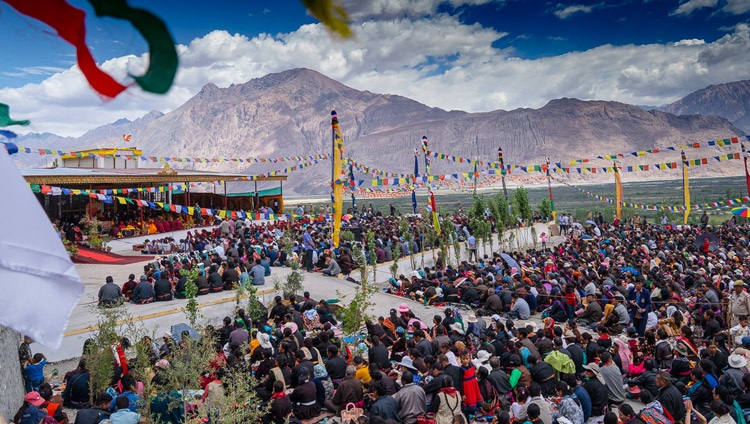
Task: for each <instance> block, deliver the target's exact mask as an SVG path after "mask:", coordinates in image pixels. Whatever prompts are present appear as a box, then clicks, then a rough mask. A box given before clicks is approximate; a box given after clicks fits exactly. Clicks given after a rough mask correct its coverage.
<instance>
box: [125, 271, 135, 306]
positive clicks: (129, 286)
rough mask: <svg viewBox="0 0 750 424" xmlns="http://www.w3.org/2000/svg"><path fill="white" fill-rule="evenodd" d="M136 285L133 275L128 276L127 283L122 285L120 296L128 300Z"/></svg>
mask: <svg viewBox="0 0 750 424" xmlns="http://www.w3.org/2000/svg"><path fill="white" fill-rule="evenodd" d="M137 285H138V282H137V281H135V274H130V275H129V276H128V281H126V282H125V284H123V285H122V295H123V296H125V300H126V301H127V300H130V295H131V294H133V290H135V286H137Z"/></svg>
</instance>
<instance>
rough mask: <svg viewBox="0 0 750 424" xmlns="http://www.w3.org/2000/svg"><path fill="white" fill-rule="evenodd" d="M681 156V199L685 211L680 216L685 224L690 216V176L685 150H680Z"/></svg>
mask: <svg viewBox="0 0 750 424" xmlns="http://www.w3.org/2000/svg"><path fill="white" fill-rule="evenodd" d="M680 155H681V156H682V199H683V202H682V203H683V204H684V205H685V212H684V214H683V217H682V223H683V224H687V222H688V217H689V216H690V177H689V176H688V163H687V158H686V157H685V151H684V150H683V151H682V152H680Z"/></svg>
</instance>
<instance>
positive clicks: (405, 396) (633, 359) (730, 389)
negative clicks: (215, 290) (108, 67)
mask: <svg viewBox="0 0 750 424" xmlns="http://www.w3.org/2000/svg"><path fill="white" fill-rule="evenodd" d="M358 219H359V222H358V223H357V222H355V223H353V224H349V225H350V226H351V225H365V224H367V225H370V227H369V228H372V229H373V230H377V231H376V237H377V239H379V240H380V243H381V245H383V246H385V245H387V244H388V243H391V245H393V243H395V242H396V240H400V237H402V236H397V237H396V238H395V239H394V237H392V235H396V234H398V233H397V231H398V225H395V226H394V225H392V223H393V222H398V221H397V220H396V219H395V218H390V217H388V216H382V215H380V216H378V215H368V216H362V217H360V218H358ZM459 221H460V219H457V220H456V222H459ZM409 222H410V223H411V225H412V226H411V229H412V234H413V236H412V237H411V238H410V240H409V243H408V246H407V247H408V248H411V247H413V246H411V245H410V243H411V241H412V240H413V241H414V242H415V244H418V243H417V242H416V240H420V239H422V238H421V237H416V236H415V235H416V234H417V233H418V232H419V228H420V225H419V221H418V219H414V220H411V221H409ZM378 223H381V225H378ZM388 223H391V224H388ZM446 224H449V223H448V222H446ZM328 225H329V224H328V223H327V222H325V221H317V220H302V221H301V222H296V223H294V224H289V225H288V226H287V227H285V228H284V229H283V231H292V233H293V234H295V239H296V240H298V244H297V246H295V249H294V250H293V254H295V255H297V256H298V257H300V258H302V257H303V255H304V259H305V265H306V267H307V266H308V265H311V266H310V267H309V268H308V270H312V269H314V268H315V262H318V261H319V260H320V259H321V258H322V259H323V260H324V263H323V264H324V265H325V264H326V263H327V264H328V265H330V263H331V261H332V260H338V261H339V262H338V265H339V267H340V268H341V271H342V272H343V271H344V267H343V266H341V258H342V256H345V255H347V253H348V252H347V250H352V249H360V248H361V249H364V247H362V246H361V245H360V244H359V243H350V245H349V248H348V249H347V248H343V249H333V248H332V247H331V245H330V243H328V240H329V238H330V230H329V227H328ZM455 225H456V228H455V230H456V231H455V233H456V237H459V235H461V233H463V232H464V227H465V224H461V223H457V224H455ZM394 227H395V228H394ZM593 227H594V226H593V225H592V227H590V228H586V229H582V230H579V231H578V232H573V233H571V234H569V235H568V236H566V237H565V238H564V240H563V241H562V242H561V243H559V244H557V245H556V246H554V247H551V246H550V247H548V248H546V249H539V250H537V249H529V250H527V251H524V252H515V253H509V254H506V253H503V254H502V255H501V254H492V255H491V256H484V257H483V258H477V259H476V260H475V261H466V262H461V263H459V264H457V265H452V264H448V263H446V262H447V261H446V260H445V258H442V257H438V259H437V261H436V264H435V266H434V267H426V268H423V269H419V270H417V271H415V272H414V273H413V274H412V275H411V277H410V278H406V277H405V276H402V277H401V278H399V279H397V280H395V281H391V286H392V287H391V288H390V290H392V291H393V292H398V293H399V294H402V295H404V296H408V297H410V298H413V299H416V300H421V301H422V302H424V303H428V302H429V303H431V304H433V305H436V304H443V303H445V304H450V305H449V306H447V307H445V309H444V310H443V311H442V312H441V313H439V314H436V315H433V316H432V317H420V316H418V315H417V314H416V313H415V312H414V311H413V310H412V308H410V307H409V305H407V304H406V303H402V304H401V305H400V306H399V307H398V308H396V309H392V310H390V313H389V314H388V315H387V316H382V317H378V318H377V320H374V319H373V321H372V322H370V321H368V322H367V325H366V330H367V331H366V336H364V337H363V342H362V343H361V344H357V343H354V344H351V342H350V343H347V342H346V341H345V340H343V339H342V337H341V334H340V331H338V327H337V326H338V322H337V319H336V317H335V310H334V307H333V305H329V304H328V302H326V301H324V300H321V301H315V300H313V299H311V298H310V295H309V293H305V296H304V298H303V299H299V300H298V299H296V298H292V299H290V301H289V302H285V301H283V300H282V299H281V298H277V299H275V301H274V304H273V305H270V310H269V311H268V313H267V314H264V315H263V316H262V317H261V318H257V319H251V318H249V317H248V316H247V315H246V314H245V311H244V310H238V311H237V313H236V314H235V317H234V318H231V317H227V318H225V320H224V322H223V325H222V326H221V327H220V328H218V329H215V330H214V329H212V328H210V327H209V328H207V329H206V332H205V333H204V334H203V335H202V336H201V339H200V340H206V341H207V342H209V343H210V345H211V346H212V347H213V349H214V357H213V358H212V359H211V361H209V362H208V363H206V364H205V366H206V369H204V370H202V375H204V378H202V381H201V389H202V390H203V399H202V400H201V401H200V402H198V403H199V404H200V405H203V407H198V406H195V407H194V406H190V407H189V408H188V406H187V403H183V402H178V404H179V405H182V406H183V407H184V408H185V409H191V408H194V409H193V410H192V412H190V413H188V414H187V415H188V416H191V415H190V414H198V415H200V414H205V415H204V418H205V419H206V420H211V419H212V416H211V412H210V411H211V409H212V408H214V409H216V408H218V406H216V405H217V404H216V403H215V402H222V401H221V400H222V399H226V398H228V396H229V395H230V392H231V391H232V390H239V389H237V388H236V387H233V386H232V385H231V384H228V382H229V381H233V380H234V379H238V378H240V377H239V376H245V377H246V376H248V375H250V374H252V375H253V376H254V379H255V380H254V382H253V392H254V393H255V394H256V395H257V397H258V398H259V399H260V401H261V402H262V405H267V409H264V411H265V413H264V418H263V421H264V422H266V423H282V422H286V421H287V420H289V421H291V422H297V421H298V420H309V419H313V418H315V417H318V416H321V414H322V413H325V412H328V413H329V414H335V415H340V414H342V413H344V414H346V410H347V409H348V408H352V407H353V408H356V409H357V411H358V412H359V413H361V415H362V416H364V418H361V419H360V422H370V423H383V422H385V423H392V422H396V423H407V424H414V423H417V422H420V423H422V422H426V421H425V420H434V422H436V423H441V424H442V423H455V422H459V423H466V422H472V421H477V420H479V421H482V420H484V421H485V422H490V421H491V422H497V423H502V424H506V423H517V424H524V423H526V422H529V423H532V424H552V423H553V422H557V423H558V424H568V423H570V424H582V423H584V422H590V423H595V422H605V423H608V424H614V423H618V422H622V423H627V424H631V423H632V424H638V423H640V422H644V423H674V422H685V423H686V424H687V423H689V422H690V421H700V422H709V421H710V422H712V423H714V424H724V423H727V424H731V423H735V424H745V423H746V422H747V420H746V413H747V415H748V418H750V374H748V359H750V325H749V324H748V316H749V315H750V294H748V292H747V290H746V284H747V283H748V281H750V250H748V243H749V242H750V228H748V227H739V226H736V225H734V224H733V223H729V224H725V225H722V226H720V227H716V228H713V229H708V228H706V229H700V228H692V227H688V226H682V227H676V226H669V225H649V224H647V223H644V222H639V221H627V220H626V221H624V222H622V223H617V224H616V225H614V224H611V225H610V224H606V223H603V224H601V225H596V228H593ZM366 228H367V227H366ZM219 231H220V233H221V230H219ZM234 231H237V229H236V227H235V229H234ZM243 231H244V230H243ZM264 231H265V234H264V235H267V236H270V237H271V239H273V238H274V235H273V233H274V230H271V229H266V230H264ZM391 231H392V232H393V234H390V232H391ZM466 231H467V232H468V234H469V236H471V232H470V230H468V228H467V229H466ZM707 231H711V232H712V234H713V235H714V236H716V238H717V239H718V240H719V242H718V245H717V246H715V247H714V248H711V247H710V246H708V245H706V244H702V243H700V242H699V241H698V239H699V237H700V236H701V235H702V233H703V232H707ZM246 235H247V234H246V233H243V235H242V236H237V235H235V236H234V238H232V237H231V234H230V238H229V240H227V238H226V235H225V234H219V235H218V237H217V236H216V235H214V234H209V235H206V234H205V233H204V234H200V235H197V236H193V237H192V238H193V239H194V240H197V242H196V241H193V242H192V243H201V242H206V243H214V241H215V240H225V242H226V243H227V244H226V245H224V246H214V249H215V248H216V247H222V248H225V250H224V251H223V252H226V253H225V256H226V258H227V268H225V269H224V271H223V273H224V274H225V273H226V272H228V271H234V268H235V267H232V266H229V265H230V263H229V261H232V262H231V264H232V265H236V264H237V263H241V260H238V261H237V262H235V260H234V257H235V255H233V254H232V253H233V252H232V253H230V252H229V251H230V250H231V249H239V248H242V249H243V252H247V251H249V249H248V247H247V245H246V244H245V243H252V242H253V240H250V241H249V242H248V241H245V240H246V239H247V237H246ZM250 238H252V237H250ZM460 238H463V239H466V240H468V239H469V237H467V236H466V234H463V235H461V237H460ZM261 239H263V237H261ZM272 241H273V240H272ZM255 242H256V243H257V242H258V239H257V238H256V240H255ZM420 248H421V246H418V247H417V249H420ZM251 249H254V248H251ZM326 250H328V251H327V252H326ZM415 250H416V249H415ZM417 251H418V250H417ZM220 253H221V252H220ZM220 253H217V252H216V251H215V250H214V252H213V253H211V254H209V255H208V258H207V260H208V266H209V267H210V268H211V269H213V268H214V267H216V268H219V267H220V266H221V262H222V258H221V254H220ZM237 253H238V256H237V257H238V259H241V258H242V257H244V258H245V259H247V255H245V254H240V251H239V250H238V251H237ZM230 258H231V259H230ZM315 258H317V260H316V261H311V262H313V263H312V264H311V263H310V262H309V261H308V259H315ZM198 262H200V261H198ZM177 265H179V266H181V267H186V268H191V267H193V266H194V264H193V261H192V260H188V261H187V263H184V262H183V263H180V264H172V263H166V264H165V263H161V264H158V265H156V266H155V267H156V268H159V270H161V268H166V269H167V270H169V269H170V266H172V267H173V268H177ZM206 265H207V264H205V263H204V264H203V268H204V269H205V267H206ZM198 267H199V268H200V263H199V264H198ZM334 270H335V269H333V270H331V271H330V272H331V273H332V271H334ZM153 271H154V272H156V270H153ZM166 272H167V275H168V276H169V275H170V272H174V269H173V270H172V271H166ZM217 272H218V269H217ZM349 272H351V269H350V270H349ZM212 273H213V271H212ZM161 277H162V276H161V273H160V274H159V276H158V279H157V282H158V280H161V279H162V278H161ZM148 278H149V277H148V276H146V279H147V280H148ZM133 279H134V276H133ZM219 279H220V280H221V279H223V277H222V276H219ZM232 279H234V277H232ZM218 281H219V280H217V282H216V284H218ZM253 281H254V280H253ZM223 283H224V282H223V281H222V287H221V289H224V287H225V285H224V284H223ZM139 284H140V283H139ZM163 285H164V286H165V287H166V284H163ZM136 286H137V285H136ZM210 286H211V285H210V284H209V287H210ZM105 287H106V285H105ZM217 287H218V286H217ZM228 287H231V284H230V285H229V286H228ZM209 289H210V288H209ZM170 294H173V293H170ZM175 295H176V294H175ZM130 296H131V298H132V296H133V294H131V295H130ZM154 297H157V296H156V293H155V294H154ZM534 315H538V316H539V318H540V319H541V325H538V324H537V321H538V320H536V321H534V322H530V323H527V322H525V323H520V322H519V320H521V321H527V320H529V319H530V318H531V317H532V316H534ZM186 338H188V337H187V335H184V337H183V341H181V342H179V343H175V342H174V340H172V336H171V335H166V336H165V337H164V344H163V345H162V346H160V347H157V346H155V345H154V347H153V352H152V355H151V358H150V361H151V365H152V367H153V370H156V371H155V375H154V376H153V377H151V379H152V380H151V381H153V379H155V378H157V376H158V375H159V371H158V370H159V369H168V368H169V367H170V364H172V363H173V361H175V360H179V358H182V357H183V356H182V355H185V353H186V352H185V349H188V350H189V348H190V347H189V346H190V343H191V342H189V341H187V342H186V341H185V339H186ZM200 340H199V341H197V342H196V343H201V341H200ZM142 342H143V343H146V344H148V345H149V346H151V345H152V342H151V341H150V340H144V341H142ZM124 345H126V343H123V344H121V347H122V348H123V351H127V348H126V347H125V346H124ZM84 356H85V355H84ZM124 356H125V357H126V359H124V360H117V361H113V369H114V370H115V371H114V374H115V376H116V377H115V379H114V380H113V384H112V391H113V392H114V395H115V396H114V399H113V400H111V401H110V405H109V407H107V408H105V407H104V405H105V398H104V396H105V394H101V395H100V394H97V396H95V399H97V400H101V402H99V403H96V401H95V404H94V406H92V407H90V408H89V409H96V408H99V409H103V410H104V409H106V410H107V411H108V412H110V413H112V412H115V411H116V412H115V413H119V411H120V410H123V411H125V410H131V411H132V412H134V413H136V412H137V411H142V410H143V408H144V405H145V404H146V403H147V400H148V399H150V401H149V402H150V403H149V404H150V405H151V409H150V410H151V413H152V414H153V413H154V410H157V411H160V409H159V408H160V407H159V405H158V402H157V405H156V406H154V401H155V400H156V399H160V397H159V396H160V395H163V396H179V394H178V393H177V394H175V393H172V392H169V391H166V386H164V385H163V386H160V385H159V383H158V381H157V382H156V384H153V385H151V387H152V389H151V390H152V393H144V392H142V390H143V389H140V388H139V387H140V384H139V380H141V382H142V381H143V379H145V378H147V376H146V375H144V374H139V372H140V371H139V370H137V369H136V368H133V367H131V371H130V372H129V371H128V366H127V364H128V362H129V360H132V359H133V358H132V357H130V356H129V355H128V353H127V352H125V354H124ZM82 367H83V368H84V369H85V364H83V366H82ZM79 368H81V367H79ZM160 387H161V389H160ZM39 390H41V388H40V389H39ZM160 390H161V391H160ZM139 391H140V392H139ZM34 393H37V395H34ZM27 396H30V400H27V401H26V402H25V404H24V408H26V409H24V411H23V413H22V412H21V411H19V414H21V415H22V416H23V415H24V414H28V411H32V412H33V411H34V409H37V410H40V409H39V406H36V405H35V403H38V402H40V401H39V400H38V399H37V396H39V397H42V396H41V393H39V392H31V393H30V395H27ZM100 396H101V398H100ZM123 397H126V398H128V403H127V404H126V401H125V400H120V399H121V398H123ZM32 398H33V399H32ZM42 398H43V397H42ZM626 399H638V400H639V401H640V403H642V404H643V406H642V407H641V408H633V407H632V406H631V405H630V404H629V403H626V402H625V401H626ZM183 401H185V402H187V401H189V403H193V400H192V399H190V400H188V399H184V400H183ZM43 404H44V403H40V405H43ZM350 404H353V406H350ZM226 406H227V405H224V404H222V407H226ZM32 407H33V408H32ZM234 407H236V408H240V406H234ZM22 409H23V408H22ZM342 410H343V411H342ZM41 411H44V409H41ZM46 411H47V414H49V410H48V409H47V410H46ZM170 411H171V409H170V408H167V409H166V411H164V412H163V413H164V415H162V416H161V417H162V419H163V422H182V421H181V420H182V419H184V416H185V415H186V414H185V412H184V410H182V411H181V412H180V413H179V414H173V415H174V416H171V415H170ZM615 411H617V412H615ZM92 415H93V413H92ZM123 415H125V414H123ZM87 422H88V421H87ZM91 422H93V421H91ZM121 422H127V421H121ZM133 422H135V421H133ZM311 422H315V421H311Z"/></svg>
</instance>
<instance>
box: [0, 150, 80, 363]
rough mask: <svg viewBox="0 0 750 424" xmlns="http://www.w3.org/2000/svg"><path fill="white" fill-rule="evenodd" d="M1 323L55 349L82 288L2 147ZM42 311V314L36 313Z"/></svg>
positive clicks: (38, 207)
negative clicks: (5, 203)
mask: <svg viewBox="0 0 750 424" xmlns="http://www.w3.org/2000/svg"><path fill="white" fill-rule="evenodd" d="M0 174H1V175H2V178H1V179H0V181H2V182H3V183H2V186H1V187H2V190H3V196H4V197H5V198H6V199H13V200H14V207H12V208H1V209H0V222H3V223H5V224H4V225H3V226H1V227H0V257H2V258H3V260H2V262H1V263H0V279H1V280H2V281H3V282H4V285H3V290H4V291H5V295H4V296H2V298H0V324H2V325H4V326H6V327H9V328H12V329H13V330H15V331H18V332H19V333H21V334H26V335H28V336H30V337H32V338H33V339H34V340H36V341H37V342H39V343H41V344H42V345H44V346H46V347H48V348H50V349H53V350H55V349H57V348H59V347H60V343H61V342H62V338H63V334H64V332H65V327H66V326H67V324H68V318H69V317H70V314H71V312H72V311H73V308H74V307H75V305H76V304H77V303H78V300H79V299H80V297H81V295H82V294H83V284H82V283H81V278H80V277H79V276H78V272H77V271H76V269H75V267H74V266H73V263H72V262H71V261H70V257H69V255H68V252H67V251H66V250H65V248H64V247H63V244H62V243H61V242H60V238H59V236H58V234H57V233H56V232H55V231H54V229H53V228H52V224H51V223H50V220H49V218H48V217H47V214H46V213H45V212H44V210H43V209H42V207H41V206H40V205H39V202H38V201H37V199H36V197H35V196H34V194H33V193H32V192H31V191H30V190H29V188H28V184H27V183H26V182H25V181H24V179H23V177H22V176H21V174H20V173H19V172H18V170H17V169H16V166H15V165H14V163H13V161H12V160H11V159H10V156H9V155H8V153H7V152H6V151H5V149H0ZM40 308H41V309H43V310H44V313H39V311H40Z"/></svg>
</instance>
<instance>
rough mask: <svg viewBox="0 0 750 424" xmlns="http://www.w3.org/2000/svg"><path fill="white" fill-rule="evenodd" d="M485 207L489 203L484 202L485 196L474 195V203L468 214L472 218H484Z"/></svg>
mask: <svg viewBox="0 0 750 424" xmlns="http://www.w3.org/2000/svg"><path fill="white" fill-rule="evenodd" d="M485 209H487V205H486V204H485V202H484V196H474V203H473V204H472V205H471V209H469V213H468V216H469V218H470V219H483V218H484V211H485Z"/></svg>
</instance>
